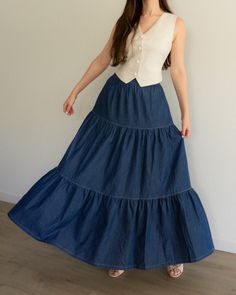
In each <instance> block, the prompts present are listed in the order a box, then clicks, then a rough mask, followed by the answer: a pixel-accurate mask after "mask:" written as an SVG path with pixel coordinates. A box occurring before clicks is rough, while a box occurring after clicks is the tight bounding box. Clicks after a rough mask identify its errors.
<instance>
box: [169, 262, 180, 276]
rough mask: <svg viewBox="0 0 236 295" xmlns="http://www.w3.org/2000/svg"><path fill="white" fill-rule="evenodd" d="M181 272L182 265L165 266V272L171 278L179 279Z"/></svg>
mask: <svg viewBox="0 0 236 295" xmlns="http://www.w3.org/2000/svg"><path fill="white" fill-rule="evenodd" d="M176 270H177V273H176ZM183 270H184V265H183V263H182V264H170V265H168V266H167V272H168V275H169V276H170V277H171V278H178V277H180V276H181V275H182V273H183ZM171 273H172V274H171Z"/></svg>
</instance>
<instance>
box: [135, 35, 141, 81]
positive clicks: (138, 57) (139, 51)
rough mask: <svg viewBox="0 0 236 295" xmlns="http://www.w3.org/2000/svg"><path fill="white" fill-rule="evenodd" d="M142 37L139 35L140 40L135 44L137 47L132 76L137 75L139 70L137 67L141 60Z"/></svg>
mask: <svg viewBox="0 0 236 295" xmlns="http://www.w3.org/2000/svg"><path fill="white" fill-rule="evenodd" d="M142 39H143V36H142V35H140V38H139V40H140V42H139V44H137V47H138V51H137V57H136V65H137V66H136V69H137V70H136V71H135V72H134V76H135V77H137V76H138V72H139V67H140V61H141V53H142V46H143V45H142Z"/></svg>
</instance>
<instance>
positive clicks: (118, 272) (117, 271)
mask: <svg viewBox="0 0 236 295" xmlns="http://www.w3.org/2000/svg"><path fill="white" fill-rule="evenodd" d="M123 272H124V270H123V269H112V268H111V269H109V271H108V275H109V276H110V277H112V278H116V277H119V276H120V275H121V274H122V273H123Z"/></svg>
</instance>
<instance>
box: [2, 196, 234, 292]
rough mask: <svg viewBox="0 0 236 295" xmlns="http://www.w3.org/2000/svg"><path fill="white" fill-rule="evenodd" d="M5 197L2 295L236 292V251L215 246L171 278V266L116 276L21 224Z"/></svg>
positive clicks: (3, 203) (136, 270) (132, 270)
mask: <svg viewBox="0 0 236 295" xmlns="http://www.w3.org/2000/svg"><path fill="white" fill-rule="evenodd" d="M12 206H13V204H10V203H6V202H2V201H0V295H51V294H52V295H73V294H76V295H80V294H83V295H102V294H109V295H113V294H121V293H123V294H126V295H131V294H134V295H138V294H145V295H149V294H150V295H151V294H152V295H153V294H158V295H172V294H175V295H180V294H181V295H213V294H214V295H236V255H235V254H230V253H226V252H222V251H215V252H214V253H213V254H212V255H211V256H208V257H207V258H205V259H203V260H201V261H198V262H195V263H188V264H185V266H184V274H183V275H182V276H181V277H180V278H177V279H173V278H169V277H168V276H167V274H166V271H165V268H160V269H153V270H139V269H131V270H127V271H126V272H125V273H124V274H123V275H122V276H121V277H119V278H110V277H109V276H108V275H107V270H106V269H102V268H98V267H95V266H92V265H89V264H87V263H85V262H82V261H79V260H78V259H75V258H73V257H71V256H69V255H68V254H66V253H65V252H63V251H62V250H60V249H58V248H56V247H55V246H52V245H48V244H46V243H42V242H39V241H37V240H35V239H33V238H32V237H30V236H29V235H28V234H26V233H25V232H23V231H22V230H21V229H19V228H18V227H17V226H16V225H14V224H13V222H12V221H11V220H10V219H9V218H8V216H7V215H6V212H7V211H8V210H10V208H11V207H12Z"/></svg>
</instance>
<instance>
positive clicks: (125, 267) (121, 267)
mask: <svg viewBox="0 0 236 295" xmlns="http://www.w3.org/2000/svg"><path fill="white" fill-rule="evenodd" d="M7 215H8V217H9V218H10V220H11V221H13V222H14V223H15V224H16V225H18V226H19V227H20V228H21V229H23V230H24V231H25V232H26V233H27V234H28V235H30V236H31V237H33V238H35V239H36V240H38V241H40V242H42V243H46V244H49V245H52V246H54V247H57V248H58V249H60V250H62V251H64V252H66V253H67V254H69V255H70V256H72V257H74V258H76V259H78V260H81V261H82V262H85V263H87V264H89V265H92V266H95V267H99V268H113V269H133V268H136V269H143V270H145V269H154V268H160V267H163V266H167V265H170V264H178V263H194V262H197V261H199V260H202V259H203V258H205V257H207V256H209V255H211V254H212V253H213V252H214V251H215V248H214V247H213V248H211V250H210V251H209V252H207V253H205V254H203V255H201V256H197V257H194V258H190V259H186V258H185V259H181V260H175V261H169V262H166V263H159V264H155V265H150V266H143V265H139V264H132V265H128V266H127V265H126V266H122V265H119V266H117V265H112V264H102V263H97V262H94V261H90V260H88V259H86V258H84V257H82V256H79V255H76V254H74V253H73V252H71V251H70V250H68V249H67V248H65V247H62V246H61V245H60V244H58V243H55V242H51V241H50V242H49V241H46V240H43V239H41V238H39V237H38V236H37V235H36V234H34V233H33V232H31V231H30V230H29V229H28V228H27V227H25V226H24V225H23V224H21V223H20V222H18V221H17V220H15V219H14V218H13V217H12V216H11V214H10V213H7Z"/></svg>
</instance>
